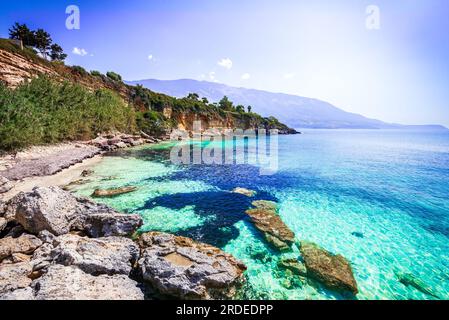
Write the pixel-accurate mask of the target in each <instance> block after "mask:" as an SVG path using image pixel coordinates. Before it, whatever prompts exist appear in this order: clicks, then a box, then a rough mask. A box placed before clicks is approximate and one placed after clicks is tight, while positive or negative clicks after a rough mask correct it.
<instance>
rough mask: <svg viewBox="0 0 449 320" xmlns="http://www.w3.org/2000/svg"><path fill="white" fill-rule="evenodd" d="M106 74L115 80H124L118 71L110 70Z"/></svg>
mask: <svg viewBox="0 0 449 320" xmlns="http://www.w3.org/2000/svg"><path fill="white" fill-rule="evenodd" d="M106 76H107V77H108V78H109V79H111V80H113V81H118V82H122V76H121V75H119V74H118V73H115V72H112V71H109V72H108V73H106Z"/></svg>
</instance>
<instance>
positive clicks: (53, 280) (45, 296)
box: [32, 265, 144, 300]
mask: <svg viewBox="0 0 449 320" xmlns="http://www.w3.org/2000/svg"><path fill="white" fill-rule="evenodd" d="M32 288H33V289H34V292H35V298H36V300H143V299H144V294H143V293H142V291H141V290H140V289H139V288H138V287H137V282H135V281H134V280H131V279H130V278H128V277H127V276H125V275H114V276H108V275H100V276H97V277H95V276H92V275H90V274H87V273H84V272H83V271H81V270H80V269H78V268H76V267H73V266H70V267H66V266H62V265H52V266H50V267H49V268H48V271H47V273H45V274H44V275H43V276H42V277H40V278H38V279H36V280H35V281H33V283H32Z"/></svg>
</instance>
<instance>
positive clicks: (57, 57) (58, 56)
mask: <svg viewBox="0 0 449 320" xmlns="http://www.w3.org/2000/svg"><path fill="white" fill-rule="evenodd" d="M50 50H51V51H50V58H51V60H52V61H64V60H65V59H66V58H67V55H66V54H65V53H64V50H63V49H62V48H61V46H60V45H59V44H56V43H54V44H52V46H51V47H50Z"/></svg>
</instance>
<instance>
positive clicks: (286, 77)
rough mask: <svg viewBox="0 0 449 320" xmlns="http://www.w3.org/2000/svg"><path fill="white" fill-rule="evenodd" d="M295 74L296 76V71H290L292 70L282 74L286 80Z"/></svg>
mask: <svg viewBox="0 0 449 320" xmlns="http://www.w3.org/2000/svg"><path fill="white" fill-rule="evenodd" d="M295 76H296V73H292V72H290V73H286V74H284V79H287V80H289V79H293V78H294V77H295Z"/></svg>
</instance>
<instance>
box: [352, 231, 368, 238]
mask: <svg viewBox="0 0 449 320" xmlns="http://www.w3.org/2000/svg"><path fill="white" fill-rule="evenodd" d="M351 235H353V236H354V237H357V238H360V239H363V238H364V237H365V236H364V235H363V233H361V232H353V233H351Z"/></svg>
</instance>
